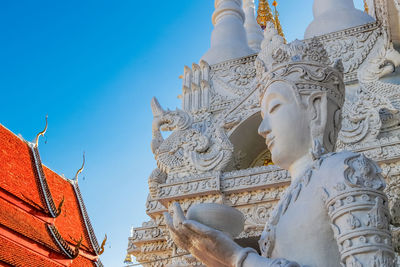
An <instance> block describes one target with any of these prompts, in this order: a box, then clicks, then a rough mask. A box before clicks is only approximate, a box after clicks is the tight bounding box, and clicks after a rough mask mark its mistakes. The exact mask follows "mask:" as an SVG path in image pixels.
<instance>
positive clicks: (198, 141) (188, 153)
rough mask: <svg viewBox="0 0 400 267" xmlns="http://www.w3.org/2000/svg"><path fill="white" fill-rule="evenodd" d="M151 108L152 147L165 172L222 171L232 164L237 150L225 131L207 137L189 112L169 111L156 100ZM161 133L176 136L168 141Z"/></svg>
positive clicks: (159, 166)
mask: <svg viewBox="0 0 400 267" xmlns="http://www.w3.org/2000/svg"><path fill="white" fill-rule="evenodd" d="M151 107H152V111H153V116H154V119H153V129H152V131H153V140H152V146H151V147H152V151H153V153H154V155H155V158H156V160H157V165H158V168H159V169H160V171H161V172H164V173H167V174H170V173H171V174H173V173H178V172H179V173H180V174H184V173H204V172H207V171H211V170H221V169H223V168H224V167H225V166H226V164H227V163H228V162H229V160H230V159H231V156H232V152H233V147H232V144H231V143H230V141H229V139H228V137H227V136H226V134H225V132H224V130H223V129H222V128H220V127H216V129H215V130H214V132H213V134H207V133H206V132H201V131H199V130H197V129H195V128H193V127H192V122H193V121H192V118H191V116H190V114H189V113H187V112H185V111H182V110H179V109H177V110H176V111H170V110H167V111H165V110H163V109H162V108H161V106H160V104H159V103H158V101H157V100H156V99H155V98H153V100H152V103H151ZM161 130H163V131H172V133H171V135H170V136H169V137H168V138H167V139H165V140H164V138H163V137H162V135H161Z"/></svg>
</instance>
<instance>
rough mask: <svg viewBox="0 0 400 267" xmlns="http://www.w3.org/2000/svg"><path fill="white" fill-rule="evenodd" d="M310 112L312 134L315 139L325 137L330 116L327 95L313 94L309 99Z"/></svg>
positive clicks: (323, 93)
mask: <svg viewBox="0 0 400 267" xmlns="http://www.w3.org/2000/svg"><path fill="white" fill-rule="evenodd" d="M308 110H309V114H310V118H311V125H310V126H311V131H312V133H311V134H312V135H313V137H314V138H315V137H323V134H324V131H325V127H326V120H327V116H328V104H327V98H326V93H325V92H316V93H313V94H311V95H310V97H309V98H308ZM320 141H322V140H320ZM321 144H322V143H321Z"/></svg>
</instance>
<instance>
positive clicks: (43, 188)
mask: <svg viewBox="0 0 400 267" xmlns="http://www.w3.org/2000/svg"><path fill="white" fill-rule="evenodd" d="M25 142H27V144H28V146H29V148H30V149H31V152H32V155H33V160H34V163H35V167H36V174H37V178H38V180H39V185H40V186H39V189H40V193H41V197H42V201H43V202H44V204H45V207H46V208H47V211H48V212H49V213H50V215H51V216H52V217H53V218H57V216H58V215H59V214H60V212H59V211H58V209H57V207H56V205H55V203H54V199H53V196H52V194H51V192H50V188H49V185H48V184H47V179H46V176H45V175H44V172H43V166H42V161H41V159H40V155H39V150H38V148H37V146H35V145H34V144H33V143H31V142H28V141H25Z"/></svg>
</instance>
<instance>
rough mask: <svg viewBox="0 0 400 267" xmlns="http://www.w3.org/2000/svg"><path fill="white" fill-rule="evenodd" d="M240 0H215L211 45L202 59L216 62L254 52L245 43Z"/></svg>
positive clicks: (209, 62) (243, 17) (211, 62)
mask: <svg viewBox="0 0 400 267" xmlns="http://www.w3.org/2000/svg"><path fill="white" fill-rule="evenodd" d="M244 20H245V16H244V12H243V9H242V0H215V11H214V13H213V16H212V23H213V25H214V30H213V32H212V34H211V47H210V49H209V50H208V51H207V52H206V53H205V54H204V55H203V57H202V60H204V61H206V62H207V63H208V64H210V65H212V64H217V63H220V62H223V61H227V60H231V59H234V58H240V57H245V56H248V55H251V54H253V53H254V51H253V50H252V49H250V47H249V45H248V44H247V37H246V31H245V29H244V25H243V24H244Z"/></svg>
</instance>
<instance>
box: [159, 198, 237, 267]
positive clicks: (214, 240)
mask: <svg viewBox="0 0 400 267" xmlns="http://www.w3.org/2000/svg"><path fill="white" fill-rule="evenodd" d="M173 211H174V214H173V217H171V215H170V214H169V213H167V212H165V213H164V218H165V221H166V224H167V226H168V228H169V230H170V234H171V237H172V239H173V240H174V242H175V244H176V245H178V246H179V247H181V248H183V249H185V250H187V251H189V252H190V253H191V254H192V255H193V256H194V257H196V258H197V259H198V260H200V261H201V262H203V263H204V264H206V265H207V266H209V267H212V266H229V267H231V266H236V264H237V261H238V256H240V255H241V254H242V253H241V251H243V248H242V247H240V246H239V245H238V244H236V243H235V242H234V241H233V240H232V239H231V238H229V237H228V236H227V235H226V234H224V233H223V232H221V231H218V230H215V229H212V228H210V227H208V226H206V225H204V224H201V223H199V222H197V221H193V220H187V219H186V218H185V215H184V214H183V211H182V209H181V207H180V206H179V204H178V203H174V204H173Z"/></svg>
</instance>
